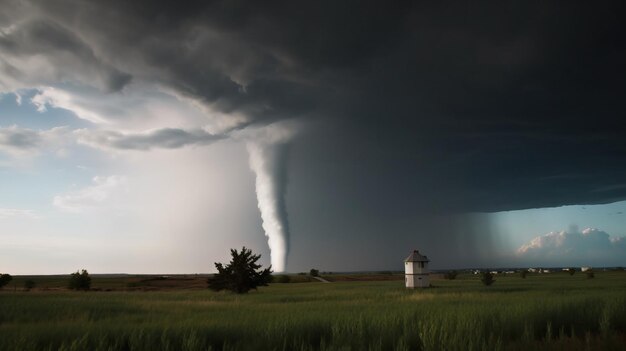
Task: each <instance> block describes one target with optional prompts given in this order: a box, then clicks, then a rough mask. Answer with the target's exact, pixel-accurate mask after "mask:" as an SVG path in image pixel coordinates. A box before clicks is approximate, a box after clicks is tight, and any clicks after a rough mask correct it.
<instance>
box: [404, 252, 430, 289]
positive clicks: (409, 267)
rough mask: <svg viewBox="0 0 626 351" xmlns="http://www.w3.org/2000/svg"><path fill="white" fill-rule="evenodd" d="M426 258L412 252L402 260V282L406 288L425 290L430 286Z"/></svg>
mask: <svg viewBox="0 0 626 351" xmlns="http://www.w3.org/2000/svg"><path fill="white" fill-rule="evenodd" d="M428 262H430V261H428V257H426V256H422V255H420V253H419V251H417V250H413V252H412V253H411V254H410V255H409V257H407V258H406V260H404V282H405V285H406V287H407V288H409V289H414V288H427V287H429V286H430V279H429V278H428Z"/></svg>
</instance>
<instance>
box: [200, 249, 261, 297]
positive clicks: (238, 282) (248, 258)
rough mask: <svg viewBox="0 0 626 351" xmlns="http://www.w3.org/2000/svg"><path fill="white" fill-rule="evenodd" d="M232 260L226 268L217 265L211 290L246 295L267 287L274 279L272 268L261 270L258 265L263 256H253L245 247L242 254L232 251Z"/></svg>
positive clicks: (211, 282) (211, 279)
mask: <svg viewBox="0 0 626 351" xmlns="http://www.w3.org/2000/svg"><path fill="white" fill-rule="evenodd" d="M230 255H231V256H232V260H231V261H230V263H229V264H227V265H226V266H224V265H223V264H222V263H217V262H216V263H215V268H217V274H215V275H214V276H213V277H211V278H209V279H208V284H209V289H211V290H215V291H220V290H230V291H232V292H235V293H237V294H244V293H247V292H248V291H250V290H251V289H256V288H257V287H258V286H266V285H267V284H268V283H269V282H271V279H272V275H271V274H272V270H271V268H272V266H270V267H269V268H265V269H263V270H261V265H260V264H257V261H258V260H259V258H261V255H254V254H252V251H251V250H248V249H246V247H245V246H244V247H243V248H242V249H241V252H237V250H235V249H230Z"/></svg>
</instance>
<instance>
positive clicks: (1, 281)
mask: <svg viewBox="0 0 626 351" xmlns="http://www.w3.org/2000/svg"><path fill="white" fill-rule="evenodd" d="M12 279H13V277H12V276H11V275H10V274H6V273H5V274H0V288H2V287H3V286H5V285H7V284H9V282H10V281H11V280H12Z"/></svg>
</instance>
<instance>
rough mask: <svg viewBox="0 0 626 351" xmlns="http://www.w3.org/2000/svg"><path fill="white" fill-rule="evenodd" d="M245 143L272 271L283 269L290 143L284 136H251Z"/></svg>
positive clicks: (285, 250)
mask: <svg viewBox="0 0 626 351" xmlns="http://www.w3.org/2000/svg"><path fill="white" fill-rule="evenodd" d="M246 146H247V149H248V154H249V156H250V168H251V169H252V171H253V172H254V174H255V176H256V182H255V185H256V197H257V202H258V206H259V211H260V212H261V220H262V221H263V230H264V231H265V236H267V241H268V246H269V248H270V255H271V263H272V268H273V270H274V271H275V272H284V271H285V268H286V267H287V255H288V254H289V224H288V221H287V207H286V204H285V194H286V190H287V156H288V151H289V150H288V149H289V145H288V144H287V142H286V141H284V140H269V141H268V140H254V141H248V142H247V145H246Z"/></svg>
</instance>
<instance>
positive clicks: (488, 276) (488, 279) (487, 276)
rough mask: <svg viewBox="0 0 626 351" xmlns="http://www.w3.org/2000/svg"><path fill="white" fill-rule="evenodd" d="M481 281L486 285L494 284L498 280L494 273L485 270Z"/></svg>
mask: <svg viewBox="0 0 626 351" xmlns="http://www.w3.org/2000/svg"><path fill="white" fill-rule="evenodd" d="M480 281H481V282H483V284H485V285H486V286H489V285H491V284H493V283H494V282H495V281H496V280H495V279H493V274H492V273H491V272H483V274H482V276H481V278H480Z"/></svg>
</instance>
